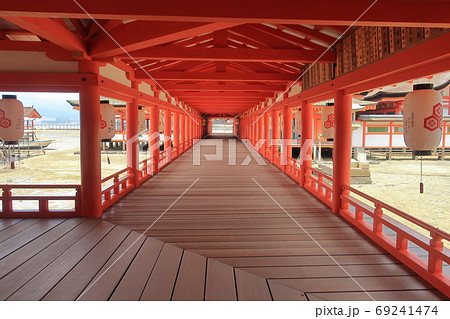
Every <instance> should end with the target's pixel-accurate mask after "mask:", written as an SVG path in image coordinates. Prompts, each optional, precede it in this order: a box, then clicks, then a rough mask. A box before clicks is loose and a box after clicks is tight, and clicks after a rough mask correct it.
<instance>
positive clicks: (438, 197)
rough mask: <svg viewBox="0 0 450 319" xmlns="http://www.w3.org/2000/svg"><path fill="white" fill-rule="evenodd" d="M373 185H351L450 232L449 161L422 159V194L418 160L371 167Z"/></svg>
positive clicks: (397, 161)
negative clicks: (422, 191) (421, 191)
mask: <svg viewBox="0 0 450 319" xmlns="http://www.w3.org/2000/svg"><path fill="white" fill-rule="evenodd" d="M370 172H371V177H372V184H365V185H352V187H354V188H356V189H358V190H361V191H363V192H365V193H366V194H368V195H371V196H372V197H375V198H377V199H379V200H381V201H383V202H385V203H387V204H389V205H391V206H393V207H395V208H398V209H400V210H401V211H403V212H405V213H408V214H410V215H412V216H415V217H417V218H419V219H421V220H423V221H425V222H427V223H429V224H431V225H433V226H435V227H438V228H440V229H442V230H444V231H446V232H450V197H449V196H448V191H449V189H450V161H449V160H446V161H440V160H424V161H423V183H424V193H423V194H420V192H419V183H420V161H419V160H390V161H388V160H383V161H379V163H378V164H375V163H374V164H371V165H370Z"/></svg>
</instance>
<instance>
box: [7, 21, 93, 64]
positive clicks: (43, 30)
mask: <svg viewBox="0 0 450 319" xmlns="http://www.w3.org/2000/svg"><path fill="white" fill-rule="evenodd" d="M5 19H6V20H8V21H9V22H12V23H14V24H16V25H18V26H20V27H21V28H24V29H26V30H28V31H31V32H33V33H34V34H35V35H37V36H39V37H42V38H45V39H47V40H48V41H50V42H53V43H55V44H56V45H59V46H60V47H62V48H64V49H66V50H69V51H71V52H77V53H78V54H82V55H85V54H86V50H85V44H84V42H83V40H82V39H81V38H80V37H79V36H78V35H76V34H75V33H73V32H72V31H70V30H69V29H68V28H67V27H65V26H63V25H61V24H60V23H58V22H55V21H53V20H52V19H49V18H20V17H5Z"/></svg>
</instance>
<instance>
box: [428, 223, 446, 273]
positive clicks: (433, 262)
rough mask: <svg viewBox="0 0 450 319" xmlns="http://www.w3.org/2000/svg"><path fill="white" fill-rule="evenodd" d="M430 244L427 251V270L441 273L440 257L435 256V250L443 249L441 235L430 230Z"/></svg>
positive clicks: (440, 250)
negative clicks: (429, 248)
mask: <svg viewBox="0 0 450 319" xmlns="http://www.w3.org/2000/svg"><path fill="white" fill-rule="evenodd" d="M430 236H431V239H430V246H431V248H432V249H431V250H430V251H429V252H428V271H430V272H432V273H437V274H441V273H442V264H443V263H442V259H440V258H438V257H437V256H436V253H435V251H438V252H442V251H443V249H444V244H443V243H442V237H441V236H440V235H439V234H437V233H435V232H434V231H433V232H430Z"/></svg>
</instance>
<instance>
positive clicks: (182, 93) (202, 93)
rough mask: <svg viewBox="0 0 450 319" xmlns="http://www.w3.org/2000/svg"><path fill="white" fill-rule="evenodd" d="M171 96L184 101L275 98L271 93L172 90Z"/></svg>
mask: <svg viewBox="0 0 450 319" xmlns="http://www.w3.org/2000/svg"><path fill="white" fill-rule="evenodd" d="M170 94H172V95H173V96H176V97H179V98H181V99H184V98H186V97H200V98H201V97H218V98H228V97H255V98H268V97H269V98H270V97H272V96H273V94H272V93H271V92H244V91H230V92H214V91H197V92H192V91H176V90H171V91H170Z"/></svg>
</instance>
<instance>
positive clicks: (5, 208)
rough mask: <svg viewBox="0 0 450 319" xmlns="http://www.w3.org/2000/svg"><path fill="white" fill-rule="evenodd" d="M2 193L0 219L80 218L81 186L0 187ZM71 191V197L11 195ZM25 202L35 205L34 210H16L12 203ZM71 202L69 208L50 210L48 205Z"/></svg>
mask: <svg viewBox="0 0 450 319" xmlns="http://www.w3.org/2000/svg"><path fill="white" fill-rule="evenodd" d="M0 189H1V191H2V194H1V197H0V200H1V203H2V204H1V208H2V211H1V212H0V218H48V217H54V218H66V217H79V216H81V205H80V203H81V186H80V185H0ZM19 189H34V190H53V191H54V190H66V191H67V190H72V191H73V192H74V194H73V195H65V194H64V195H60V194H58V195H19V194H13V190H19ZM23 201H25V203H27V202H28V204H31V203H30V202H34V203H37V207H36V209H28V208H27V209H16V208H15V207H14V206H15V205H14V203H15V202H16V203H20V202H22V204H24V203H23ZM70 202H73V205H70V206H72V207H71V208H67V209H64V208H51V207H50V204H57V205H55V206H60V205H64V204H68V203H70Z"/></svg>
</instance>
